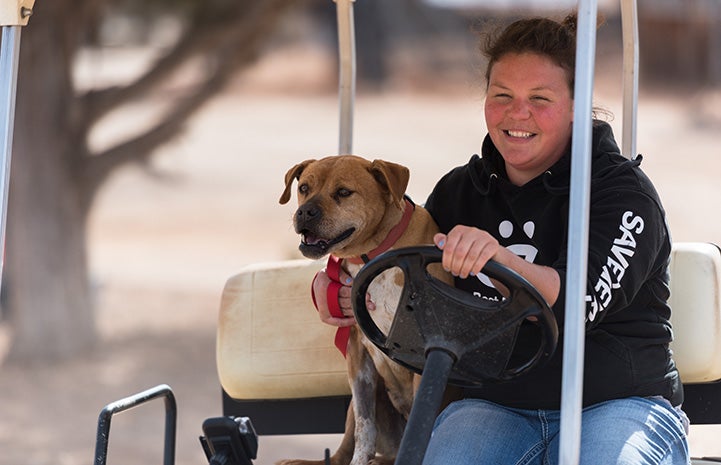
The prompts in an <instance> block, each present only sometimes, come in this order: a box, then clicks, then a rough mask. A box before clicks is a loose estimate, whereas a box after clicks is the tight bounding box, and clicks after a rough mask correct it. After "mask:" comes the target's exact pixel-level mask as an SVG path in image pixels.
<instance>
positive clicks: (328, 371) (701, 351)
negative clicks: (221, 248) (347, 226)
mask: <svg viewBox="0 0 721 465" xmlns="http://www.w3.org/2000/svg"><path fill="white" fill-rule="evenodd" d="M322 267H323V263H322V262H320V261H310V260H291V261H285V262H275V263H263V264H258V265H252V266H248V267H246V268H244V269H242V270H241V271H240V272H239V273H238V274H236V275H235V276H233V277H231V278H230V279H229V280H228V281H227V283H226V285H225V288H224V290H223V295H222V300H221V306H220V314H219V324H218V338H217V354H216V355H217V367H218V374H219V377H220V382H221V385H222V386H223V389H224V390H225V391H226V392H227V393H228V395H229V396H230V397H232V398H234V399H248V400H250V399H302V398H311V397H327V396H345V395H348V394H349V393H350V389H349V387H348V380H347V375H346V365H345V360H344V359H343V357H342V355H341V354H340V352H338V350H337V349H336V348H335V346H334V345H333V340H334V333H335V328H332V327H330V326H327V325H324V324H321V323H320V322H319V320H318V317H317V314H316V311H315V309H314V307H313V304H312V302H311V298H310V283H311V281H312V279H313V276H314V275H315V273H316V272H317V271H318V270H320V269H321V268H322ZM670 273H671V300H670V303H671V308H672V309H673V311H672V324H673V329H674V342H673V343H672V349H673V351H674V359H675V360H676V363H677V365H678V368H679V371H680V373H681V379H682V380H683V382H684V383H685V384H691V383H708V382H712V381H717V380H720V379H721V251H720V250H719V248H718V247H717V246H715V245H714V244H709V243H677V244H674V247H673V252H672V255H671V265H670Z"/></svg>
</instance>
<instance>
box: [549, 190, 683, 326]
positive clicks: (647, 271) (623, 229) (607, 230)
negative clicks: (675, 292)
mask: <svg viewBox="0 0 721 465" xmlns="http://www.w3.org/2000/svg"><path fill="white" fill-rule="evenodd" d="M589 226H590V229H589V231H590V232H589V245H588V275H587V279H588V281H587V290H586V309H585V311H586V328H587V329H590V328H592V327H594V326H596V325H598V324H599V323H600V322H601V321H603V320H604V319H605V318H607V317H608V316H610V315H614V314H618V313H619V312H622V311H624V310H625V309H628V308H632V307H633V306H634V305H646V304H647V303H646V302H636V298H637V296H638V295H639V293H640V292H641V290H642V289H644V287H647V286H649V285H653V283H652V281H654V280H656V281H658V283H659V284H660V285H664V282H665V279H666V276H667V275H666V267H667V265H668V255H669V253H670V238H669V235H668V231H667V228H666V221H665V214H664V212H663V210H662V208H661V206H660V204H659V202H658V200H657V197H656V196H655V191H652V192H651V193H649V192H647V191H646V190H644V189H639V188H623V187H611V188H607V189H604V190H600V191H597V192H595V193H593V194H592V196H591V208H590V217H589ZM566 258H567V257H566V255H565V251H564V252H563V256H562V257H560V259H559V261H558V262H557V263H556V266H554V267H555V268H556V269H557V270H558V271H559V274H560V275H561V276H562V286H561V288H562V291H563V292H564V296H562V297H565V287H566V286H565V284H566V283H565V281H566V279H565V273H566ZM643 294H644V295H646V294H647V292H644V293H643ZM644 298H645V297H644ZM559 300H560V301H561V304H560V305H559V304H558V303H557V305H556V306H555V307H556V308H554V310H556V313H557V315H563V314H564V311H563V310H564V309H563V308H560V307H562V306H563V300H565V299H559Z"/></svg>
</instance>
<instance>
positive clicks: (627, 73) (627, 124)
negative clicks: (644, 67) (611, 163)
mask: <svg viewBox="0 0 721 465" xmlns="http://www.w3.org/2000/svg"><path fill="white" fill-rule="evenodd" d="M620 1H621V27H622V31H623V134H622V138H621V141H622V146H621V147H622V148H621V150H622V153H623V155H624V156H625V157H626V158H629V159H631V160H633V159H634V158H636V156H637V155H638V152H637V151H636V132H637V129H636V121H637V120H638V68H639V65H638V49H639V45H638V8H637V6H636V0H620Z"/></svg>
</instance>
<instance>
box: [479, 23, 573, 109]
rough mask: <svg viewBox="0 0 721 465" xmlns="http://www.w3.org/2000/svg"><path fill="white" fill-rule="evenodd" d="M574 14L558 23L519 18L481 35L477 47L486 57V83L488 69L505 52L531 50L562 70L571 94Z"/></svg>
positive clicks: (488, 74)
mask: <svg viewBox="0 0 721 465" xmlns="http://www.w3.org/2000/svg"><path fill="white" fill-rule="evenodd" d="M576 23H577V20H576V15H575V14H570V15H568V16H566V18H564V19H563V21H561V22H557V21H554V20H552V19H547V18H532V19H521V20H518V21H515V22H513V23H511V24H510V25H508V26H507V27H506V28H505V29H503V30H502V31H501V32H500V33H491V34H487V35H486V36H485V40H483V42H482V44H481V50H482V52H483V54H484V55H485V56H486V58H487V59H488V64H487V65H486V85H488V82H489V78H490V75H491V69H492V68H493V65H495V64H496V62H498V61H499V60H500V59H501V58H503V57H504V56H505V55H507V54H509V53H518V54H520V53H534V54H537V55H542V56H545V57H548V58H549V59H551V61H553V62H554V63H555V64H557V65H558V66H560V67H561V68H563V69H564V71H565V72H566V77H567V80H568V86H569V88H570V89H571V96H573V87H574V81H575V79H574V77H575V70H576Z"/></svg>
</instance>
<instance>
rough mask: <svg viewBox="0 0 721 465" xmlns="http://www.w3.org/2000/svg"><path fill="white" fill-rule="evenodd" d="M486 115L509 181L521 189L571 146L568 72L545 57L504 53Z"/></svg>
mask: <svg viewBox="0 0 721 465" xmlns="http://www.w3.org/2000/svg"><path fill="white" fill-rule="evenodd" d="M485 113H486V124H487V126H488V132H489V134H490V136H491V140H492V141H493V143H494V144H495V146H496V148H498V150H499V151H500V152H501V155H502V156H503V159H504V161H505V163H506V172H507V173H508V177H509V180H510V181H511V182H512V183H513V184H515V185H518V186H522V185H523V184H525V183H527V182H528V181H530V180H531V179H533V178H535V177H536V176H538V175H539V174H541V173H543V172H544V171H546V170H547V169H548V168H550V167H551V166H552V165H553V164H554V163H555V162H556V161H558V159H559V158H561V156H562V155H563V153H564V152H565V151H566V149H567V148H568V146H569V144H570V141H571V132H572V123H573V98H572V97H571V89H570V88H569V85H568V79H567V76H566V72H565V71H564V69H563V68H561V67H560V66H558V65H556V64H555V63H554V62H552V61H551V60H550V59H549V58H547V57H545V56H543V55H538V54H535V53H521V54H517V53H510V54H507V55H504V56H503V57H501V59H500V60H498V61H497V62H496V63H495V64H494V65H493V68H491V72H490V75H489V80H488V95H487V96H486V105H485Z"/></svg>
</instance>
